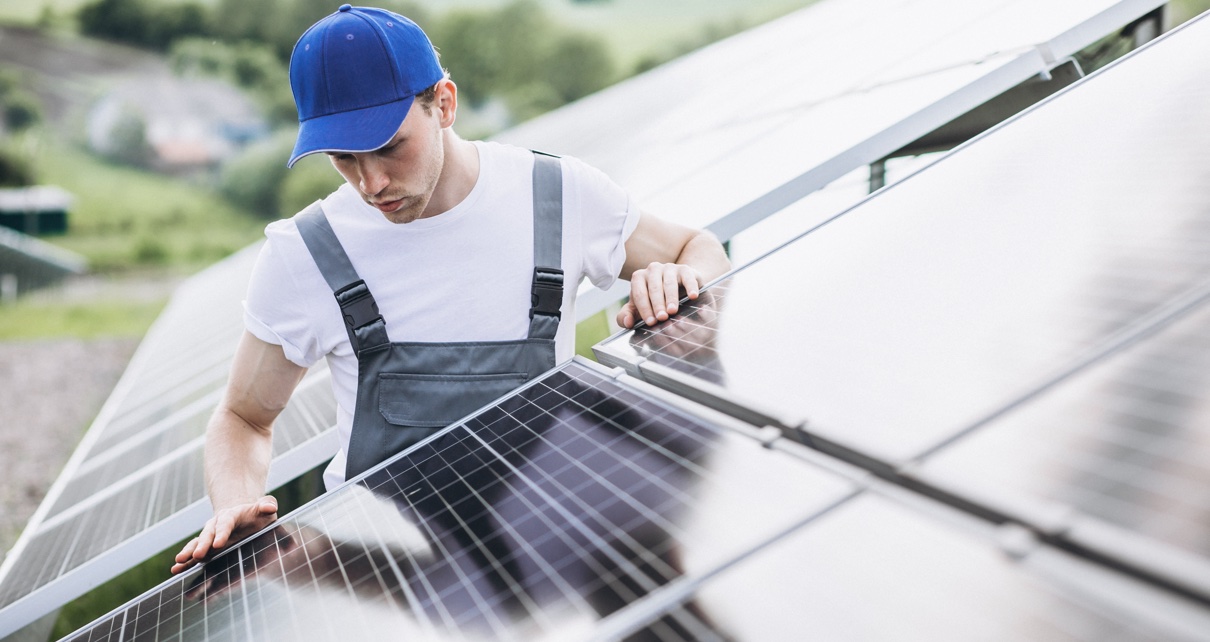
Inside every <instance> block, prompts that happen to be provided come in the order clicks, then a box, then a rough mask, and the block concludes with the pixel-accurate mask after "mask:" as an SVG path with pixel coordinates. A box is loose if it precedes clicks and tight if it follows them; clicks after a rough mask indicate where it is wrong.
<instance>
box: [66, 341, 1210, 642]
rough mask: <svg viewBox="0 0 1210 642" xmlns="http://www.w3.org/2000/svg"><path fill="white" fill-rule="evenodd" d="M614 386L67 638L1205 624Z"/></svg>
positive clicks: (1069, 560)
mask: <svg viewBox="0 0 1210 642" xmlns="http://www.w3.org/2000/svg"><path fill="white" fill-rule="evenodd" d="M614 377H616V375H614V374H612V373H607V372H605V371H604V370H603V369H601V368H599V367H598V366H596V365H595V364H589V363H587V362H575V363H571V364H568V365H565V366H563V367H562V368H560V369H559V370H558V371H556V372H554V373H552V374H550V375H548V376H546V377H545V378H544V379H542V380H540V381H538V382H537V383H535V384H534V385H532V386H530V387H528V388H526V389H524V390H522V391H520V392H518V393H515V394H513V395H510V396H509V397H507V398H505V399H503V400H501V401H500V402H498V403H496V404H494V405H493V406H492V407H490V408H488V409H486V410H484V411H482V412H481V413H479V414H478V415H476V416H474V417H472V418H470V419H469V420H467V421H465V422H464V423H463V424H462V425H459V426H455V427H452V428H450V429H447V430H445V431H443V432H442V433H440V434H439V435H437V436H435V437H434V438H433V439H430V440H428V441H427V442H425V443H423V444H421V445H419V446H417V447H416V448H414V449H411V450H410V451H408V452H406V453H403V454H401V455H400V456H397V457H395V458H394V459H393V460H391V461H389V462H387V463H385V464H383V465H382V466H380V467H378V468H377V469H375V470H372V471H370V472H369V473H367V474H366V475H364V476H362V477H361V478H359V479H356V480H354V481H352V482H350V483H349V484H346V485H345V486H343V487H341V488H340V489H337V490H336V491H334V492H332V493H329V494H328V495H326V496H324V497H323V498H320V499H319V500H317V501H315V502H313V503H312V504H310V505H308V506H307V507H304V508H303V509H300V510H299V511H297V512H295V513H293V514H291V515H289V516H287V517H286V518H285V519H283V520H282V521H281V522H280V523H279V525H278V527H277V528H274V529H269V530H267V531H265V532H263V533H261V534H260V535H258V536H257V537H254V538H252V539H250V540H248V541H246V542H244V543H242V544H241V545H240V546H239V547H238V548H236V549H233V550H232V551H229V552H227V553H226V554H224V556H222V557H219V558H216V559H215V560H213V561H212V562H211V563H209V564H208V565H207V566H206V568H204V569H203V570H201V571H197V572H194V573H192V574H190V575H189V576H186V577H183V578H176V579H174V580H170V581H169V582H167V583H165V584H164V585H162V586H161V587H158V588H157V589H155V590H153V591H151V592H149V593H148V594H146V595H144V596H142V597H140V598H139V599H137V600H134V601H132V602H131V603H129V604H127V605H125V606H123V607H122V608H120V609H118V610H116V611H114V612H112V613H110V614H109V615H107V616H105V617H104V618H102V619H100V620H98V621H97V622H95V623H93V624H92V625H90V626H89V627H86V628H85V629H82V630H80V631H78V632H77V633H76V634H74V635H73V636H72V637H71V638H70V639H73V640H90V641H91V640H98V641H100V640H118V639H146V640H153V639H154V640H165V641H167V640H178V639H230V638H242V639H266V640H273V639H290V640H297V639H314V638H323V639H333V638H340V639H343V638H349V637H357V638H362V639H379V638H384V639H387V638H389V639H399V638H405V639H407V638H413V637H417V638H421V639H430V640H438V639H558V640H577V639H582V640H605V639H620V638H622V637H626V639H636V640H637V639H651V640H695V641H697V640H778V639H801V637H802V636H803V635H804V634H805V633H807V632H809V633H810V634H812V635H818V636H819V637H822V638H824V639H851V638H856V639H869V638H877V639H882V638H885V637H888V636H890V637H901V638H902V637H909V636H913V637H923V636H929V635H931V636H933V637H937V636H940V637H952V636H955V635H957V636H958V637H963V636H962V634H963V633H968V634H970V635H969V637H980V638H985V637H988V636H990V639H1005V640H1009V639H1022V638H1029V639H1039V640H1051V639H1056V640H1057V639H1064V640H1070V639H1075V640H1102V639H1106V636H1110V637H1113V638H1114V639H1157V638H1158V639H1205V632H1206V631H1207V630H1210V628H1207V625H1208V624H1210V613H1207V612H1206V610H1205V609H1201V608H1199V607H1198V606H1197V605H1195V604H1191V603H1188V602H1186V601H1184V600H1181V599H1180V598H1177V597H1174V596H1172V595H1170V594H1166V593H1164V592H1162V591H1158V590H1156V589H1155V588H1153V587H1149V586H1147V585H1145V584H1142V583H1139V582H1136V581H1134V580H1131V579H1129V578H1124V577H1121V576H1117V575H1115V574H1113V573H1111V572H1109V571H1107V570H1106V569H1103V568H1098V567H1096V566H1094V565H1091V564H1089V563H1087V562H1086V561H1084V560H1080V559H1078V558H1075V557H1073V556H1071V555H1068V554H1066V553H1063V552H1061V551H1058V550H1055V549H1052V548H1050V547H1047V546H1045V545H1042V544H1040V543H1038V542H1035V541H1033V540H1031V539H1030V538H1029V537H1028V536H1027V535H1023V534H1022V533H1020V532H1018V531H1014V530H1011V529H1003V528H1000V529H997V528H995V527H993V526H992V525H989V524H987V523H986V522H982V521H979V520H976V519H974V518H971V517H969V516H966V515H961V514H959V513H957V511H954V510H953V509H950V508H947V507H944V506H941V505H939V504H936V503H935V502H932V501H931V500H928V499H925V498H922V497H919V496H916V495H913V494H911V493H908V492H905V491H903V490H900V489H896V488H893V487H890V486H889V485H887V484H885V483H880V482H878V481H876V480H870V479H868V478H865V477H862V476H860V475H857V474H855V472H854V469H851V468H848V467H846V466H845V465H844V464H840V463H837V462H835V461H834V460H829V459H827V458H824V457H821V456H819V455H815V454H813V453H810V452H804V451H803V449H802V448H801V447H800V446H798V445H797V444H793V443H787V442H786V440H784V439H776V438H774V439H773V440H772V441H769V438H768V437H767V436H766V435H764V434H762V431H759V430H756V429H754V428H752V427H744V426H742V425H737V424H735V423H733V422H729V421H727V420H726V419H723V418H720V417H719V416H717V415H714V414H711V413H710V412H709V411H706V410H704V409H702V408H699V407H695V406H694V405H692V404H689V403H687V402H684V401H682V400H677V399H671V398H668V397H661V396H659V395H658V394H657V393H656V392H655V391H652V390H650V389H647V388H644V387H642V386H641V385H639V384H637V383H634V382H631V381H629V380H628V378H626V377H621V378H620V379H615V378H614ZM762 446H764V447H762ZM924 578H927V580H925V579H924ZM631 636H633V637H631Z"/></svg>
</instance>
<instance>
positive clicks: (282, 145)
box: [219, 130, 294, 218]
mask: <svg viewBox="0 0 1210 642" xmlns="http://www.w3.org/2000/svg"><path fill="white" fill-rule="evenodd" d="M293 147H294V132H292V131H289V130H285V131H282V132H280V133H278V134H277V135H274V136H271V137H270V138H268V139H266V140H263V141H261V142H258V143H255V144H253V145H250V146H249V147H248V148H247V149H245V150H244V151H243V152H242V153H241V154H240V155H239V156H236V157H235V158H233V159H231V160H229V161H227V163H226V164H224V165H223V169H222V175H221V177H220V179H219V180H220V182H219V189H220V190H221V191H222V193H223V195H224V196H226V197H227V198H228V199H230V200H231V202H232V203H235V204H236V205H239V206H241V207H244V208H246V209H248V210H251V211H252V212H255V213H257V214H258V215H259V216H261V217H263V218H273V217H275V216H277V213H278V210H279V202H278V195H279V194H280V193H281V187H282V182H283V181H285V179H286V160H287V159H289V158H290V151H291V150H292V149H293Z"/></svg>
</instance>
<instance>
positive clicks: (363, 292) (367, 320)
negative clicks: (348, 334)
mask: <svg viewBox="0 0 1210 642" xmlns="http://www.w3.org/2000/svg"><path fill="white" fill-rule="evenodd" d="M335 294H336V302H337V303H338V304H340V314H341V316H343V317H344V321H345V325H347V326H349V328H350V329H352V330H356V329H357V328H360V327H362V326H366V325H369V324H371V323H373V322H375V321H377V320H379V319H381V318H382V315H381V314H379V313H378V302H377V301H375V300H374V295H373V294H370V288H368V287H366V282H365V281H355V282H353V283H350V284H349V285H346V286H345V287H343V288H341V289H339V290H337V291H336V292H335Z"/></svg>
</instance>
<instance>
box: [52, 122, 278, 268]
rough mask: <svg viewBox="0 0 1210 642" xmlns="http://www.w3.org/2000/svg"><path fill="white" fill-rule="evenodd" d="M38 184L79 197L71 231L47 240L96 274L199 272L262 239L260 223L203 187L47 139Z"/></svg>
mask: <svg viewBox="0 0 1210 642" xmlns="http://www.w3.org/2000/svg"><path fill="white" fill-rule="evenodd" d="M35 164H36V166H37V171H38V175H39V177H40V178H41V181H42V182H43V183H48V184H52V185H58V186H60V187H63V188H64V189H66V190H67V191H69V192H71V193H73V194H76V195H77V200H76V204H75V207H74V208H73V209H72V212H71V221H70V231H69V232H68V234H67V235H65V236H60V237H51V238H49V239H48V240H50V241H52V242H53V243H55V244H56V245H59V246H62V247H64V248H67V249H69V250H72V251H74V252H78V253H80V254H82V255H84V256H85V257H86V258H87V259H88V260H89V263H90V265H91V267H92V269H93V270H94V271H101V272H105V271H112V270H119V269H122V268H124V267H129V266H146V265H162V266H171V267H174V268H180V269H185V270H189V271H192V270H196V269H200V268H201V267H204V266H206V265H209V264H211V263H213V262H215V261H217V260H218V259H221V258H223V257H225V256H227V255H229V254H231V253H232V252H234V251H236V250H238V249H240V248H242V247H245V246H247V245H248V244H250V243H252V242H253V241H255V240H256V239H258V238H260V236H261V231H262V230H263V229H264V225H265V221H264V220H259V219H257V218H256V217H254V216H252V215H251V214H249V213H247V212H242V211H240V210H239V209H237V208H236V207H235V206H233V205H231V204H230V203H228V202H227V201H226V200H224V199H223V198H221V197H219V196H218V195H216V194H215V193H214V192H213V190H211V189H210V188H209V187H207V186H206V185H201V184H195V183H191V182H190V181H188V180H185V179H181V178H174V177H169V176H162V175H158V174H152V173H149V172H145V171H140V170H136V169H133V168H129V167H123V166H120V165H114V164H111V163H108V162H106V161H103V160H101V159H99V158H97V157H96V156H94V155H92V154H90V153H89V152H86V151H84V150H81V149H79V148H77V147H75V146H74V145H72V144H70V143H66V142H62V141H58V140H54V139H53V138H49V137H47V138H46V139H44V143H43V144H42V145H40V146H39V148H38V151H37V153H36V156H35Z"/></svg>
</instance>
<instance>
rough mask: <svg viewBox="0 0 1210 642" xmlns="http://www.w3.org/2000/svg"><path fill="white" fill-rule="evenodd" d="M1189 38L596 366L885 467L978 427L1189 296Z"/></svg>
mask: <svg viewBox="0 0 1210 642" xmlns="http://www.w3.org/2000/svg"><path fill="white" fill-rule="evenodd" d="M1206 29H1207V27H1206V21H1205V20H1202V21H1200V22H1198V23H1197V24H1193V25H1189V27H1188V28H1186V29H1183V30H1182V31H1181V33H1179V34H1174V35H1173V37H1170V38H1167V39H1166V40H1165V41H1164V42H1163V43H1157V46H1154V47H1152V48H1150V49H1149V50H1148V51H1145V52H1140V53H1139V55H1137V56H1135V57H1133V58H1131V59H1129V60H1125V61H1122V63H1121V64H1119V65H1117V66H1115V67H1113V68H1112V69H1109V70H1106V72H1105V73H1103V74H1101V75H1099V76H1097V77H1096V78H1092V79H1089V80H1088V81H1086V82H1085V83H1083V84H1081V85H1078V86H1076V87H1074V88H1073V89H1072V90H1070V91H1068V92H1066V93H1064V94H1062V95H1061V96H1059V97H1057V98H1056V99H1055V100H1053V101H1051V102H1049V103H1047V104H1045V105H1042V106H1040V107H1039V108H1037V109H1035V110H1033V111H1031V112H1029V113H1027V114H1025V115H1024V116H1023V117H1021V118H1019V119H1017V120H1015V121H1012V122H1010V123H1009V124H1007V125H1006V126H1004V127H1003V128H1001V129H999V130H997V131H994V132H992V133H991V134H990V135H988V136H986V137H984V138H982V139H979V140H978V141H976V142H974V143H972V144H970V145H969V146H967V147H965V148H963V149H962V150H960V151H958V152H956V153H954V154H952V155H950V156H948V157H947V158H945V159H943V160H941V161H939V162H937V163H936V164H934V165H932V166H931V167H929V168H928V169H926V170H924V171H922V172H921V173H919V174H917V175H916V176H914V177H913V178H911V179H910V180H907V181H904V182H902V183H899V184H897V185H895V186H892V187H891V188H889V189H887V190H885V191H883V192H880V193H879V194H877V195H875V196H873V197H871V198H870V199H868V200H867V201H865V202H863V203H862V204H861V205H858V206H856V207H854V208H853V209H852V210H850V211H848V212H846V213H845V214H843V215H842V216H839V217H838V218H836V219H834V220H833V221H832V222H830V223H828V224H826V225H824V226H822V227H820V228H818V229H816V230H815V231H813V232H811V233H809V234H806V235H805V236H803V237H801V238H799V239H798V240H796V241H794V242H793V243H791V244H789V245H787V246H786V247H784V248H782V249H781V250H779V251H777V252H775V253H773V254H771V255H769V256H767V257H766V258H764V259H762V260H760V261H758V262H756V263H754V264H752V265H751V266H749V267H747V268H745V269H742V270H740V271H738V272H737V273H735V274H734V275H732V276H731V277H729V278H728V279H726V280H725V281H723V282H721V283H720V284H719V285H718V286H716V287H715V288H713V290H714V293H713V295H712V296H711V297H709V301H708V302H706V303H705V304H704V306H698V307H702V308H703V309H701V310H700V311H698V312H697V313H694V314H689V315H686V316H684V317H683V318H680V319H675V320H673V321H671V322H668V323H665V324H663V325H662V326H658V327H656V328H654V329H642V330H640V331H637V332H633V333H627V334H624V335H621V336H619V337H616V338H613V339H611V340H609V341H607V342H606V343H604V344H602V346H601V347H600V351H599V354H600V356H601V357H602V358H603V359H606V360H608V361H610V362H612V363H620V364H628V365H629V366H630V367H631V368H632V369H633V368H635V366H636V364H638V363H639V362H640V361H643V362H644V364H645V366H644V367H651V369H652V370H653V371H658V370H661V368H662V369H664V370H668V369H671V370H675V371H679V372H682V373H685V374H687V375H688V376H689V378H688V379H686V382H687V383H688V384H689V385H690V386H691V387H694V386H696V387H698V388H701V389H703V390H705V389H709V393H708V394H706V395H705V397H710V398H717V397H719V396H725V397H731V398H733V399H738V400H743V401H744V402H745V405H750V406H754V407H756V408H757V409H760V410H763V411H765V412H766V413H767V414H768V415H769V416H770V417H774V418H780V419H781V420H782V421H784V422H786V423H789V424H791V425H797V424H799V423H800V422H802V421H806V422H807V423H808V426H809V429H810V430H811V431H812V432H813V433H814V434H817V435H820V436H823V437H826V438H827V439H830V440H833V441H836V442H838V443H842V444H845V445H847V446H850V447H852V448H854V449H856V450H859V451H861V452H864V453H868V454H870V455H872V456H874V457H876V458H878V459H882V460H886V461H890V462H902V461H907V460H910V459H911V458H913V457H916V456H919V455H921V454H923V453H925V452H927V451H928V450H929V449H930V448H932V447H935V446H936V445H938V444H940V443H943V442H944V441H945V440H947V439H949V438H951V437H953V436H954V435H956V434H959V433H961V432H962V431H964V430H966V429H968V428H971V427H973V426H977V425H979V424H980V423H981V422H983V421H985V420H987V419H988V418H989V417H991V416H992V415H993V414H994V413H996V412H999V411H1000V410H1001V409H1002V408H1004V407H1005V406H1006V405H1009V404H1012V403H1015V402H1016V401H1017V400H1019V399H1021V398H1023V397H1024V396H1027V395H1029V394H1030V393H1031V392H1032V391H1034V390H1036V389H1037V388H1038V387H1039V386H1044V385H1047V384H1048V383H1049V382H1051V381H1053V380H1054V379H1055V378H1056V377H1061V376H1063V375H1064V374H1065V373H1067V372H1069V371H1070V370H1071V369H1073V368H1078V367H1080V366H1081V365H1082V364H1085V363H1086V362H1088V360H1090V359H1094V358H1096V357H1097V356H1098V355H1100V354H1101V353H1103V352H1104V351H1105V350H1108V349H1111V348H1112V347H1113V346H1115V345H1117V343H1118V342H1119V341H1120V340H1123V339H1124V338H1126V337H1129V336H1130V335H1131V333H1136V332H1141V331H1145V330H1146V328H1148V327H1150V326H1151V325H1152V324H1153V323H1155V322H1157V320H1159V319H1161V318H1163V317H1164V316H1165V315H1168V314H1172V313H1175V312H1177V311H1179V310H1180V309H1181V308H1182V306H1184V305H1187V304H1188V303H1189V302H1190V301H1192V300H1197V299H1198V297H1200V296H1202V295H1203V294H1204V291H1205V287H1206V284H1207V282H1208V281H1210V224H1208V223H1207V218H1206V212H1208V211H1210V194H1208V193H1207V192H1206V190H1204V189H1202V187H1201V185H1202V183H1203V172H1202V170H1201V168H1203V167H1205V166H1206V165H1207V163H1208V162H1210V151H1208V150H1210V128H1207V127H1205V126H1204V124H1203V123H1204V122H1205V121H1204V119H1202V118H1201V117H1200V116H1199V114H1202V113H1204V112H1205V110H1206V109H1207V108H1208V107H1210V105H1208V104H1207V101H1208V100H1210V91H1208V90H1207V80H1206V79H1207V78H1210V74H1207V73H1206V71H1207V70H1206V69H1205V67H1204V65H1201V64H1197V63H1193V62H1191V61H1193V60H1198V61H1200V60H1205V59H1210V56H1206V55H1203V54H1206V53H1207V52H1206V51H1205V50H1204V48H1205V45H1204V44H1203V43H1204V42H1210V39H1205V38H1199V37H1198V35H1190V34H1201V33H1204V32H1205V31H1206ZM1123 104H1129V105H1130V109H1122V108H1121V105H1123ZM699 383H704V384H707V385H698V384H699ZM720 389H721V390H720ZM716 393H717V394H716ZM705 397H704V398H705ZM749 402H750V403H749Z"/></svg>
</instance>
